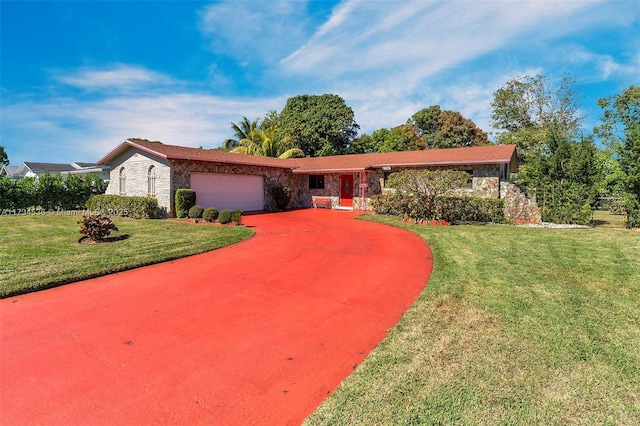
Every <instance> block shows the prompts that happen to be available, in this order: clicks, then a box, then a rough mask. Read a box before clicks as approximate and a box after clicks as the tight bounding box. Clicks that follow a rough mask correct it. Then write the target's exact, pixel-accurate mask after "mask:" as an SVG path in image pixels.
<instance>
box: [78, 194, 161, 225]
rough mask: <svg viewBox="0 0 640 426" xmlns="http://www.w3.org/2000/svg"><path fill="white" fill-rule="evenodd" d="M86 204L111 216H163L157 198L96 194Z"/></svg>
mask: <svg viewBox="0 0 640 426" xmlns="http://www.w3.org/2000/svg"><path fill="white" fill-rule="evenodd" d="M86 206H87V208H88V209H89V210H95V211H98V212H100V213H103V214H108V215H110V216H126V217H131V218H133V219H157V218H159V217H160V216H161V214H160V209H159V208H158V200H157V199H156V198H147V197H127V196H123V195H108V194H104V195H94V196H93V197H91V198H90V199H89V201H87V204H86Z"/></svg>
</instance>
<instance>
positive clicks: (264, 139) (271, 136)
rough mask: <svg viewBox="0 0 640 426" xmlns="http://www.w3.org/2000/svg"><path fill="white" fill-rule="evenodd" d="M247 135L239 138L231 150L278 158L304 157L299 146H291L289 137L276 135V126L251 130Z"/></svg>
mask: <svg viewBox="0 0 640 426" xmlns="http://www.w3.org/2000/svg"><path fill="white" fill-rule="evenodd" d="M249 136H250V137H249V138H244V139H242V140H240V143H239V145H238V146H236V147H235V148H233V149H232V150H231V152H238V153H240V154H248V155H262V156H264V157H278V158H294V157H304V152H302V150H301V149H300V148H298V147H293V146H292V141H291V137H289V136H285V137H283V138H281V137H279V136H278V135H277V127H276V126H271V127H268V128H266V129H257V130H252V131H251V133H250V135H249Z"/></svg>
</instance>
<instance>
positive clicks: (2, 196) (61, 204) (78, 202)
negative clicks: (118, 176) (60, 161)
mask: <svg viewBox="0 0 640 426" xmlns="http://www.w3.org/2000/svg"><path fill="white" fill-rule="evenodd" d="M107 185H108V182H105V181H104V180H102V179H101V178H100V177H98V176H96V175H88V176H86V177H84V178H82V177H80V176H77V175H68V176H66V177H65V178H63V177H62V176H61V175H52V174H49V173H45V174H44V175H42V176H40V178H39V179H36V178H34V177H25V178H20V179H10V178H9V177H7V176H2V177H0V209H2V210H23V209H25V210H26V209H44V210H73V209H81V208H84V206H85V203H86V202H87V200H88V199H89V197H91V196H92V195H96V194H103V193H104V191H105V190H106V189H107Z"/></svg>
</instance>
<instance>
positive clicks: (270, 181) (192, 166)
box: [171, 161, 308, 212]
mask: <svg viewBox="0 0 640 426" xmlns="http://www.w3.org/2000/svg"><path fill="white" fill-rule="evenodd" d="M172 167H173V174H172V177H173V182H172V187H171V189H172V192H173V193H174V194H175V191H176V189H179V188H190V186H191V173H192V172H205V173H227V174H240V175H259V176H263V177H264V200H265V202H264V209H265V210H275V208H276V205H275V201H274V199H273V197H272V196H271V193H270V188H272V187H274V186H278V185H280V186H288V187H289V188H291V191H292V197H291V204H290V207H294V208H295V207H301V206H299V203H298V199H297V198H296V195H297V194H298V193H299V191H300V184H301V182H300V179H298V176H294V175H293V174H292V173H291V172H290V171H289V170H287V169H275V168H271V167H256V166H244V165H232V164H216V163H205V162H195V161H173V162H172ZM307 185H308V182H307ZM171 204H172V210H171V211H172V212H173V201H172V203H171Z"/></svg>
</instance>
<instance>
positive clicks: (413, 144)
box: [378, 124, 427, 152]
mask: <svg viewBox="0 0 640 426" xmlns="http://www.w3.org/2000/svg"><path fill="white" fill-rule="evenodd" d="M426 147H427V145H426V144H425V143H424V141H423V140H422V138H420V135H419V134H418V132H417V131H416V128H415V127H414V126H412V125H410V124H403V125H400V126H397V127H394V128H393V129H391V130H389V131H388V132H386V133H385V135H384V139H383V140H381V141H380V143H379V144H378V152H395V151H417V150H421V149H425V148H426Z"/></svg>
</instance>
